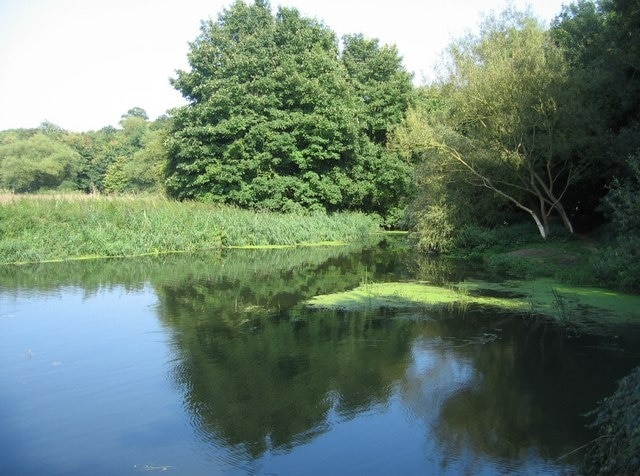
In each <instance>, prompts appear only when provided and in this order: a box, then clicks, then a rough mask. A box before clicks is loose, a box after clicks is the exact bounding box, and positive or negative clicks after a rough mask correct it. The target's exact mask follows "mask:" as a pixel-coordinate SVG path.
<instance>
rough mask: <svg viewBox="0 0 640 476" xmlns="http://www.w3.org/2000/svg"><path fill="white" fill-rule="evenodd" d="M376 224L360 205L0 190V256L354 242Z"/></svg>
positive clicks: (12, 259) (49, 257) (33, 258)
mask: <svg viewBox="0 0 640 476" xmlns="http://www.w3.org/2000/svg"><path fill="white" fill-rule="evenodd" d="M376 231H378V225H377V223H376V222H375V220H374V219H373V218H371V217H368V216H366V215H364V214H361V213H336V214H332V215H327V214H324V213H316V214H309V215H294V214H279V213H270V212H256V211H249V210H241V209H237V208H233V207H228V206H220V205H210V204H204V203H196V202H176V201H173V200H168V199H165V198H162V197H159V196H110V197H106V196H99V195H83V194H55V195H11V194H6V195H2V196H0V264H23V263H40V262H49V261H65V260H75V259H95V258H108V257H130V256H144V255H155V254H165V253H178V252H198V251H208V250H218V249H221V248H223V247H230V246H234V247H239V246H260V245H264V246H297V245H303V244H309V243H328V242H333V243H335V242H353V241H358V240H362V239H365V238H366V237H367V236H370V235H371V234H372V233H375V232H376Z"/></svg>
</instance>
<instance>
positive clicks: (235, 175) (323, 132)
mask: <svg viewBox="0 0 640 476" xmlns="http://www.w3.org/2000/svg"><path fill="white" fill-rule="evenodd" d="M189 62H190V66H191V70H190V71H179V72H178V74H177V78H176V79H174V80H173V85H174V86H175V87H176V88H177V89H178V90H179V91H180V92H181V93H182V94H183V95H184V96H185V97H186V98H187V99H188V100H189V104H188V105H187V106H184V107H182V108H179V109H176V110H174V112H173V129H172V134H171V136H170V138H169V140H168V145H169V161H168V167H167V174H168V176H167V180H166V184H167V190H168V193H169V194H170V195H172V196H174V197H177V198H179V199H199V200H206V201H212V202H222V203H232V204H235V205H239V206H243V207H253V208H268V209H272V210H280V211H293V210H300V209H308V210H329V211H333V210H339V209H367V208H369V207H376V210H379V211H381V212H383V213H384V212H386V211H387V210H389V209H391V208H393V207H394V206H397V204H398V196H397V195H398V193H397V192H398V190H400V192H402V190H401V188H402V187H403V186H404V185H405V183H406V182H408V181H407V180H404V181H403V180H399V181H397V182H398V184H399V185H397V186H396V188H395V189H393V190H391V192H393V193H392V194H384V195H383V196H380V194H379V192H380V191H384V190H389V188H388V187H386V185H385V183H386V182H388V175H393V176H394V177H395V178H397V177H398V174H400V175H404V176H405V177H408V173H407V170H406V168H405V167H404V165H403V164H402V163H401V161H400V160H399V159H397V158H396V157H387V156H384V155H382V154H381V153H380V151H379V150H378V149H375V148H372V147H370V141H369V140H368V139H367V136H366V134H365V132H364V126H363V125H362V124H361V123H360V122H359V118H361V117H362V115H363V111H362V108H361V106H362V105H361V103H360V102H359V101H358V99H357V96H356V94H355V91H354V86H353V83H352V82H351V81H350V80H349V76H348V73H347V70H346V68H345V66H344V64H343V63H342V62H341V61H340V57H339V50H338V43H337V39H336V37H335V34H334V33H333V32H332V31H331V30H329V29H328V28H327V27H326V26H324V25H322V24H321V23H319V22H318V21H316V20H311V19H308V18H304V17H302V16H301V15H300V13H299V12H298V11H297V10H295V9H288V8H280V9H279V11H278V13H277V14H276V15H275V16H273V15H272V14H271V11H270V7H269V4H268V3H267V2H256V3H255V4H253V5H247V4H245V3H244V2H241V1H240V2H236V3H235V4H233V5H232V6H231V7H230V8H229V9H228V10H225V11H224V12H223V13H222V14H221V15H220V16H219V18H218V20H217V21H216V22H214V21H208V22H205V23H203V24H202V27H201V34H200V36H199V37H198V38H197V39H196V41H195V42H193V43H192V44H191V51H190V53H189ZM381 166H382V167H383V168H384V170H383V171H382V172H384V173H380V172H381V171H380V168H381ZM378 185H379V186H378ZM368 211H370V210H368Z"/></svg>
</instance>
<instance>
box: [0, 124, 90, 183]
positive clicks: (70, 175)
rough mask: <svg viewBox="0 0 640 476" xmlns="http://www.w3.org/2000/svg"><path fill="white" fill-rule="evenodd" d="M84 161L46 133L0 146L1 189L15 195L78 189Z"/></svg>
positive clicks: (69, 148)
mask: <svg viewBox="0 0 640 476" xmlns="http://www.w3.org/2000/svg"><path fill="white" fill-rule="evenodd" d="M81 166H82V158H81V157H80V155H79V154H78V153H77V152H76V151H74V150H73V149H72V148H71V147H69V146H67V145H65V144H63V143H61V142H58V141H56V140H54V139H52V138H50V137H48V136H47V135H45V134H44V133H42V132H38V133H36V134H34V135H32V136H31V137H28V138H25V139H18V140H15V141H6V142H4V143H3V144H2V145H0V187H2V188H6V189H9V190H13V191H15V192H35V191H38V190H41V189H55V188H58V187H60V186H61V185H63V184H65V182H66V185H70V186H72V187H75V185H74V184H75V182H76V179H77V175H78V172H79V170H80V169H81Z"/></svg>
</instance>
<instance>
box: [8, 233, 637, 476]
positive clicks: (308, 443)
mask: <svg viewBox="0 0 640 476" xmlns="http://www.w3.org/2000/svg"><path fill="white" fill-rule="evenodd" d="M383 245H384V243H383ZM425 269H426V271H425ZM425 272H426V273H428V274H430V276H429V277H428V278H429V279H431V280H433V281H437V282H446V281H447V280H448V279H454V278H457V277H460V276H464V275H466V274H465V273H469V271H465V270H460V269H458V270H456V269H452V268H451V267H450V266H448V265H447V266H445V265H442V264H438V263H431V264H430V265H429V266H426V267H425V266H422V267H416V266H415V265H414V264H412V263H411V261H410V260H408V259H407V256H406V253H404V252H402V251H401V250H399V249H398V248H395V247H389V246H377V247H372V248H366V249H360V250H359V249H354V248H322V249H307V250H273V251H256V250H253V251H249V250H246V251H240V250H233V251H227V252H224V253H223V254H222V255H220V256H173V257H167V258H162V259H140V260H126V261H125V260H120V261H117V260H116V261H101V262H86V263H67V264H56V265H46V266H44V265H43V266H38V267H21V268H4V269H2V270H0V462H1V463H0V474H7V475H87V474H92V475H116V474H118V475H119V474H139V473H146V472H151V473H152V474H153V472H161V473H163V474H165V473H166V474H176V475H211V474H269V475H272V474H281V475H286V474H367V475H374V474H452V475H453V474H456V475H457V474H473V475H477V474H513V473H521V474H573V473H574V472H575V467H574V465H575V464H576V463H577V462H578V461H579V457H580V453H575V454H574V455H571V456H568V457H563V455H565V454H567V453H569V452H571V451H572V450H573V449H575V448H577V447H579V446H581V445H583V444H584V443H586V442H587V441H589V440H590V439H592V438H593V435H592V434H591V432H590V430H588V429H586V428H585V424H586V423H587V420H586V419H585V418H584V417H582V416H581V415H582V414H584V413H585V412H586V411H588V410H590V409H592V408H593V407H594V406H595V404H596V402H597V401H598V400H599V399H601V398H602V397H603V396H605V395H607V394H610V393H611V392H612V391H613V390H614V389H615V380H616V379H618V378H620V377H621V376H623V375H625V374H626V373H627V372H628V371H629V370H630V369H631V368H632V367H633V366H635V365H638V364H639V363H640V355H638V352H637V349H638V348H640V347H639V346H638V344H639V342H640V339H639V338H638V330H637V329H618V330H616V329H612V330H611V332H609V333H607V335H600V336H594V335H577V334H575V333H573V332H569V331H567V330H564V329H561V328H558V327H556V326H554V325H552V324H550V323H548V322H545V321H543V320H541V319H539V318H535V317H531V316H513V315H511V316H508V315H501V314H494V313H489V312H471V311H470V312H467V313H465V314H455V313H444V312H442V313H435V312H428V311H423V310H417V311H412V312H406V311H405V312H403V313H401V314H393V313H389V312H386V313H380V312H375V313H374V312H371V311H369V312H363V313H352V314H344V313H330V312H317V311H314V312H312V311H309V310H306V309H305V308H304V307H303V306H301V305H300V302H301V301H302V300H304V299H306V298H309V297H311V296H314V295H316V294H321V293H328V292H334V291H341V290H345V289H349V288H352V287H354V286H356V285H358V284H360V283H361V282H362V281H366V280H376V281H384V280H398V279H411V278H412V277H415V276H417V277H420V278H422V279H424V278H425V276H424V273H425ZM416 273H417V274H416ZM421 273H422V274H421Z"/></svg>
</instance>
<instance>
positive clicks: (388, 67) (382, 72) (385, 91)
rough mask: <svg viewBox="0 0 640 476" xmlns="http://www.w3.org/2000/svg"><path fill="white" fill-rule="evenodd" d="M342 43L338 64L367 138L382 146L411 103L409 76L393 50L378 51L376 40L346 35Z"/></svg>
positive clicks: (391, 48) (393, 47) (389, 47)
mask: <svg viewBox="0 0 640 476" xmlns="http://www.w3.org/2000/svg"><path fill="white" fill-rule="evenodd" d="M343 42H344V49H343V52H342V62H343V63H344V65H345V67H346V69H347V73H348V74H349V80H350V82H351V83H352V84H353V86H354V89H355V93H356V95H357V97H358V100H359V101H361V103H362V112H363V114H362V120H363V121H364V122H365V124H366V132H367V135H368V136H369V138H370V139H371V140H372V141H374V142H375V143H377V144H386V141H387V135H388V133H389V129H390V128H391V127H393V126H395V125H396V124H399V123H400V122H402V120H403V119H404V115H405V112H406V111H407V108H408V107H409V104H410V102H411V98H412V95H413V86H412V83H411V74H410V73H408V72H407V71H406V70H405V69H404V67H403V66H402V58H401V57H400V56H399V54H398V50H397V49H396V47H395V46H387V45H384V46H382V47H380V45H379V42H378V40H377V39H366V38H365V37H364V36H363V35H346V36H345V37H344V39H343Z"/></svg>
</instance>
